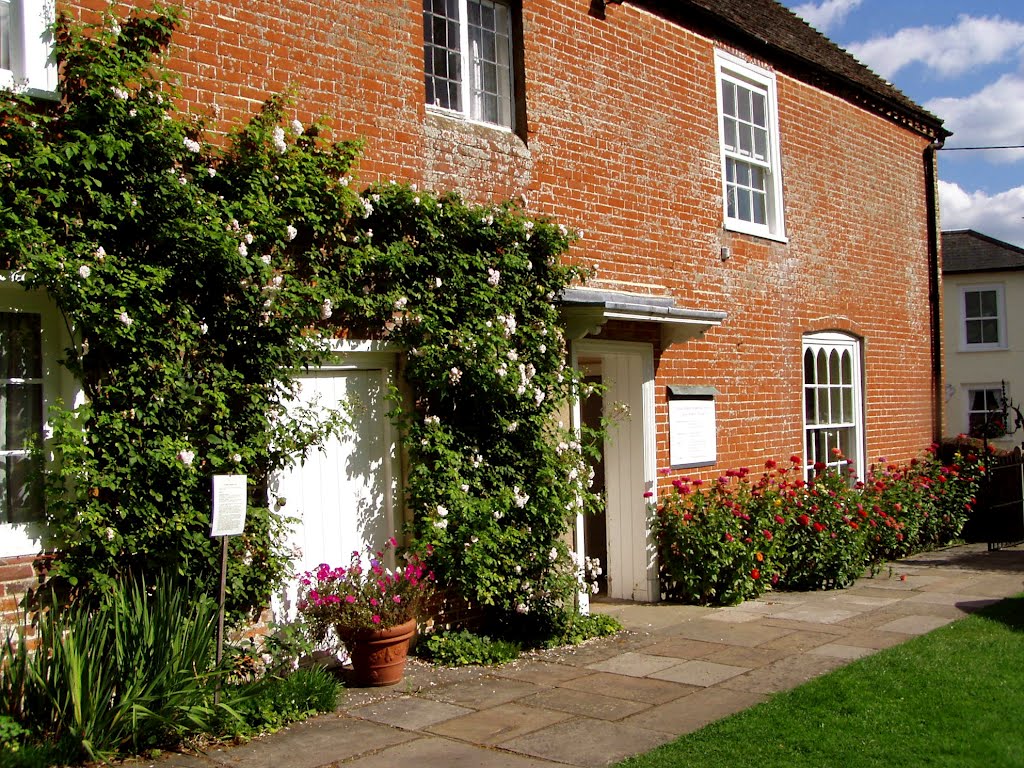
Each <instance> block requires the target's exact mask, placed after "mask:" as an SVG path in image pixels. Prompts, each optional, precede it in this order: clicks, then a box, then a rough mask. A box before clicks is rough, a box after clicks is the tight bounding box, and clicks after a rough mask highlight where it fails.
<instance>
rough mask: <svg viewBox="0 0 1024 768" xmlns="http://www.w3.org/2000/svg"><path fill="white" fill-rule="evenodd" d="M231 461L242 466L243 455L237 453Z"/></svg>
mask: <svg viewBox="0 0 1024 768" xmlns="http://www.w3.org/2000/svg"><path fill="white" fill-rule="evenodd" d="M231 460H232V461H233V462H235V464H241V463H242V454H240V453H236V454H235V455H234V456H232V457H231Z"/></svg>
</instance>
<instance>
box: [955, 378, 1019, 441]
mask: <svg viewBox="0 0 1024 768" xmlns="http://www.w3.org/2000/svg"><path fill="white" fill-rule="evenodd" d="M963 391H964V399H965V401H966V402H965V403H964V430H963V431H964V434H966V435H970V434H971V414H974V413H993V412H994V411H990V410H985V411H976V410H974V409H973V408H971V404H972V400H973V399H974V398H973V395H974V393H975V392H995V393H996V406H997V407H998V406H999V402H1000V400H1002V398H1003V383H1002V382H995V383H990V384H964V385H963ZM1006 398H1007V400H1009V399H1010V389H1009V387H1008V386H1007V387H1006ZM1004 426H1005V425H1004Z"/></svg>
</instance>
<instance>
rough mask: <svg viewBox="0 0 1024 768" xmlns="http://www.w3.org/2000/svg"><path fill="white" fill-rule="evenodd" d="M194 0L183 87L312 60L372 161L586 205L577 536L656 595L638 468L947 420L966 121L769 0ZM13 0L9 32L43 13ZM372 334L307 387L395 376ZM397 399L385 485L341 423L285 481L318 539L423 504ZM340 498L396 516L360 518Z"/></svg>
mask: <svg viewBox="0 0 1024 768" xmlns="http://www.w3.org/2000/svg"><path fill="white" fill-rule="evenodd" d="M8 4H9V5H10V6H11V8H12V10H13V9H20V8H21V7H22V6H25V7H28V6H30V5H32V4H31V3H29V0H10V2H9V3H8V2H2V3H0V5H8ZM58 6H59V7H65V8H68V9H69V10H73V11H74V12H76V13H81V14H83V15H86V16H88V15H89V13H91V12H93V11H95V10H97V9H99V8H101V7H104V6H105V3H101V2H99V1H98V0H71V1H70V2H68V0H59V2H58ZM185 7H186V10H187V18H186V22H185V24H184V26H183V29H182V31H181V33H180V34H178V35H177V36H176V39H175V46H176V47H175V48H174V51H173V56H172V60H171V66H172V68H173V69H174V70H176V71H178V72H179V73H180V75H181V77H182V86H183V87H182V98H183V101H184V105H183V106H184V107H185V108H186V109H187V110H190V111H196V112H201V113H205V114H213V115H216V116H218V117H219V118H220V119H222V120H224V121H227V122H229V123H230V122H232V121H236V120H241V119H243V118H245V117H246V116H247V115H249V114H251V112H252V111H253V110H254V109H255V107H256V106H257V105H258V104H259V103H260V102H262V101H263V100H264V99H265V98H266V97H267V96H268V95H270V94H273V93H276V92H280V91H282V90H284V89H286V88H288V87H289V86H297V87H298V89H299V90H298V93H299V101H298V110H297V113H296V117H298V118H299V119H300V120H303V121H306V120H310V119H312V118H315V117H320V116H326V117H327V118H328V119H329V121H330V122H331V124H332V125H333V127H334V129H335V131H336V134H337V135H338V136H339V137H348V136H362V137H364V138H365V139H366V148H365V155H364V159H363V160H362V161H361V163H360V177H361V180H362V181H364V182H369V181H372V180H375V179H387V178H394V179H399V180H403V181H411V182H415V183H418V184H420V185H421V186H425V187H428V188H431V189H434V190H438V191H442V190H447V189H453V188H457V189H459V190H461V191H463V192H464V193H465V194H466V195H467V196H469V197H470V198H472V199H474V200H477V201H480V202H486V201H496V200H501V199H505V198H509V197H512V198H519V199H521V200H522V201H523V202H524V204H525V206H526V208H527V210H529V211H530V212H532V213H536V214H544V215H550V216H553V217H555V218H556V219H557V220H558V221H560V222H562V223H564V224H565V225H566V226H569V227H572V228H575V229H578V230H582V231H583V233H584V236H583V238H582V240H580V241H579V242H578V243H577V244H576V245H575V246H574V247H573V249H572V251H571V254H570V255H571V258H573V259H575V260H577V261H579V262H582V263H585V264H588V265H592V266H593V267H595V268H596V270H597V274H596V278H595V279H594V280H593V281H591V282H590V283H589V284H588V285H587V286H586V287H585V288H582V289H580V290H576V291H572V292H570V294H569V295H567V296H566V297H565V317H566V321H567V323H568V325H569V328H570V331H571V334H572V337H573V343H572V346H571V354H572V357H573V360H574V362H575V363H576V364H577V365H579V366H581V367H583V368H584V369H586V370H587V371H588V373H589V374H590V375H592V376H593V377H595V379H598V380H600V381H602V382H603V383H604V384H605V385H606V387H607V392H606V394H605V396H604V403H596V402H588V403H584V404H583V406H582V407H581V408H577V412H576V413H575V414H571V415H570V416H571V418H573V419H575V420H576V421H577V422H578V421H579V420H581V419H583V420H585V419H589V418H596V417H597V416H599V415H600V413H601V411H602V408H603V409H604V411H605V412H606V413H607V412H610V411H612V410H613V409H614V410H615V411H616V412H618V413H619V414H620V415H624V416H623V418H620V419H619V421H618V422H617V424H618V426H617V427H616V429H615V430H614V433H613V435H612V436H611V439H610V440H609V441H608V443H607V445H606V446H605V457H604V462H603V464H604V466H603V467H602V470H603V471H601V472H600V473H599V476H600V482H602V483H603V485H604V489H605V492H606V496H607V512H606V515H605V516H604V518H603V519H596V518H595V519H589V520H588V521H587V522H586V523H585V524H584V522H583V521H582V520H581V521H580V524H579V526H578V528H579V530H578V531H577V543H578V546H579V547H581V548H582V549H584V550H585V551H586V552H587V553H588V554H591V555H597V556H600V557H601V558H602V559H603V560H604V561H605V563H606V571H607V573H608V574H609V577H610V578H609V581H608V583H607V585H606V586H607V589H608V593H609V594H610V595H612V596H614V597H622V598H628V599H638V600H653V599H657V597H658V585H657V569H656V567H655V565H654V564H653V563H652V557H651V553H652V548H651V545H650V541H649V538H648V535H647V515H648V510H647V502H648V499H647V498H645V496H644V494H645V492H651V491H656V486H658V485H659V484H665V483H667V482H669V481H670V480H671V479H672V478H673V477H675V476H677V475H678V474H681V473H687V474H691V475H695V476H696V475H701V476H704V477H715V476H717V475H718V474H719V473H720V472H721V471H722V470H723V469H727V468H733V467H739V466H749V467H752V468H757V467H759V466H760V465H761V464H762V463H763V462H764V461H765V460H766V459H769V458H775V459H779V458H782V459H788V458H789V456H790V455H794V454H795V455H798V456H800V457H802V460H803V461H804V463H805V465H806V466H807V467H808V471H810V469H809V468H810V467H811V466H812V465H813V464H814V463H815V462H816V461H823V462H826V463H832V464H835V463H837V461H838V460H837V459H836V458H835V457H834V455H833V454H832V452H831V449H833V448H839V449H841V450H842V453H843V454H844V455H845V456H846V457H849V459H851V460H853V461H854V462H855V464H856V465H864V464H865V463H866V462H870V461H872V460H873V459H875V458H877V457H879V456H883V455H884V456H886V457H889V458H891V459H903V458H909V457H911V456H913V455H915V454H917V453H918V452H919V451H920V450H921V449H923V448H924V447H925V446H927V445H928V443H929V442H931V441H932V440H933V439H935V438H936V437H938V435H939V431H940V428H941V411H940V403H941V397H940V387H941V358H942V355H941V345H940V339H939V335H940V317H941V313H940V306H939V285H940V283H939V280H940V277H939V269H938V264H939V242H938V234H937V226H936V218H937V210H936V207H937V206H936V195H935V170H934V169H935V160H934V150H935V148H936V147H937V146H939V145H941V142H942V141H943V139H944V138H945V137H946V136H947V135H948V134H947V131H945V129H944V128H943V126H942V123H941V121H940V120H939V119H938V118H936V117H935V116H933V115H931V114H929V113H928V112H926V111H924V110H923V109H922V108H921V107H919V106H917V105H916V104H914V103H913V102H911V101H910V100H909V99H907V98H906V97H905V96H904V95H903V94H902V93H900V92H899V91H898V90H897V89H896V88H894V87H893V86H892V85H890V84H888V83H886V82H885V81H883V80H882V79H881V78H879V77H877V76H875V75H874V74H873V73H871V72H870V71H869V70H868V69H866V68H865V67H863V66H861V65H860V64H858V63H857V62H856V61H855V60H854V59H853V58H852V57H851V56H849V55H848V54H846V53H845V52H844V51H842V50H841V49H840V48H838V47H837V46H835V45H834V44H833V43H831V42H830V41H829V40H828V39H827V38H825V37H823V36H822V35H820V34H819V33H818V32H816V31H815V30H813V29H812V28H811V27H810V26H808V25H807V24H805V23H804V22H803V21H801V20H800V19H799V18H798V17H796V16H794V15H793V14H792V13H791V12H789V11H788V10H786V9H785V8H783V7H782V6H781V5H779V4H777V3H775V2H773V0H625V1H624V2H612V0H347V1H345V2H342V1H341V0H324V1H323V2H320V3H308V2H297V1H296V0H276V2H266V1H265V0H249V1H248V2H245V3H241V2H237V1H236V2H231V1H229V0H188V1H187V2H186V3H185ZM10 18H11V19H14V22H11V23H9V24H8V26H7V30H8V31H7V34H9V35H12V36H14V37H17V36H18V35H22V38H18V39H23V38H24V39H28V38H31V34H30V32H31V30H28V29H25V30H19V28H18V27H17V24H19V23H20V24H24V25H30V23H31V22H30V21H29V20H27V19H23V18H22V16H21V15H18V14H12V16H11V17H10ZM15 22H17V23H15ZM36 34H38V30H36ZM31 47H32V46H28V45H26V46H25V49H26V50H29V49H31ZM12 50H15V53H17V48H16V47H15V48H12ZM19 66H20V64H19V61H18V59H17V55H15V56H11V57H8V59H7V60H5V61H3V62H0V75H2V74H3V72H4V71H6V72H8V73H9V77H10V78H14V79H19V78H25V77H29V76H30V75H31V74H32V73H31V72H30V71H29V69H30V68H29V67H28V66H27V65H26V66H25V71H23V72H22V71H19ZM44 74H45V70H44ZM51 79H52V73H51ZM44 80H45V78H44ZM29 85H30V86H33V85H34V83H33V82H31V81H30V82H29ZM47 87H52V83H51V84H49V85H48V84H47V83H46V82H39V88H40V90H46V89H47ZM15 309H17V307H13V306H9V307H5V308H4V307H0V312H6V313H7V314H10V313H11V311H12V310H15ZM51 342H52V339H49V340H48V339H45V338H44V344H45V343H51ZM348 351H349V354H348V355H346V356H345V357H344V359H342V360H339V363H338V365H337V366H334V367H328V368H326V369H325V370H324V371H323V372H320V373H319V374H317V375H316V376H311V377H310V384H311V385H312V386H310V387H308V389H309V390H314V389H317V390H320V391H324V392H332V393H337V394H336V395H335V396H339V397H340V396H341V395H342V394H343V393H344V392H348V391H352V389H353V388H356V389H358V390H359V391H363V390H365V391H367V392H373V391H378V389H379V388H380V387H383V386H385V385H386V383H387V382H388V381H389V379H390V378H392V377H393V376H395V375H396V374H395V371H396V370H397V367H396V360H397V355H398V354H399V353H396V352H395V351H393V350H387V349H380V348H377V347H375V346H374V345H372V344H353V345H350V348H349V350H348ZM40 359H41V361H42V364H41V367H40V371H39V378H40V382H42V381H43V379H44V378H45V377H44V376H43V373H44V371H46V370H50V369H51V367H52V366H51V364H50V363H47V360H49V358H48V357H47V354H46V353H45V350H42V351H41V352H40ZM41 386H42V384H41ZM46 386H50V385H49V384H47V385H46ZM39 396H40V397H43V396H44V393H43V392H42V391H40V393H39ZM369 416H370V417H372V416H373V414H372V413H371V414H369ZM384 421H385V420H380V421H379V422H378V421H376V420H375V421H374V423H373V424H372V425H371V424H368V425H367V427H366V431H365V433H363V434H361V436H360V439H361V440H362V441H363V446H364V447H365V446H367V445H369V446H372V450H370V451H369V453H370V454H372V455H373V456H374V457H376V458H375V461H376V464H375V466H376V467H377V468H378V469H377V471H376V473H375V474H374V476H373V477H372V478H371V480H370V481H369V482H366V481H365V480H359V481H356V480H352V481H351V482H349V481H347V480H346V479H345V478H341V479H340V480H339V479H338V476H339V475H340V474H343V473H339V472H338V471H337V467H338V466H340V465H339V463H338V462H339V461H340V459H339V457H340V456H350V454H351V451H352V447H351V445H347V444H346V445H343V444H341V443H340V442H339V443H338V444H337V445H334V446H332V447H331V449H330V450H329V451H328V452H327V453H325V454H322V455H320V456H318V457H317V459H316V462H311V463H309V464H307V465H306V467H304V468H303V469H302V470H301V473H302V474H301V476H295V477H289V478H285V479H284V480H283V481H282V484H283V486H284V491H283V493H285V495H287V496H288V497H289V503H290V504H292V503H294V504H295V505H296V506H297V508H298V509H299V510H300V511H302V514H303V516H304V518H305V521H306V522H305V528H304V530H302V531H297V532H296V541H297V543H299V544H300V545H302V546H303V548H304V550H305V554H304V558H303V560H304V562H309V563H318V562H321V561H322V560H324V559H330V558H333V559H335V560H337V559H338V557H337V555H336V554H335V552H341V553H345V552H347V551H349V550H351V549H352V548H353V544H354V545H355V546H358V543H359V542H358V541H354V539H358V538H362V539H369V540H376V538H377V536H378V534H379V532H381V531H384V530H389V529H391V528H393V527H394V526H395V524H396V523H397V522H398V520H399V518H400V517H401V515H402V512H401V511H400V509H399V507H400V505H399V503H398V501H397V500H398V498H400V496H399V495H398V493H397V488H396V486H397V480H396V478H399V477H400V476H401V468H400V467H399V466H398V464H399V457H398V455H397V452H396V451H395V450H394V441H393V437H392V435H391V433H390V428H389V427H388V426H387V425H386V423H383V422H384ZM8 454H10V452H9V451H8ZM662 470H664V472H663V471H662ZM11 477H12V475H11V474H10V472H9V473H8V477H7V482H8V483H11V482H14V481H13V480H11V479H10V478H11ZM7 487H8V489H9V488H10V486H7ZM339 498H341V499H353V500H354V501H353V502H352V504H353V505H354V506H353V510H359V509H363V508H366V507H370V508H373V509H376V510H379V511H380V513H379V514H378V515H377V516H376V517H375V518H374V520H373V521H371V522H370V523H369V524H367V523H366V522H365V520H364V521H363V522H360V523H359V524H358V525H357V524H356V522H354V520H355V513H354V512H353V521H349V522H346V521H345V520H340V521H339V520H338V519H337V515H336V510H337V503H338V502H337V499H339ZM327 500H330V501H331V503H332V504H333V506H332V509H334V510H335V514H334V515H333V516H331V515H327V514H325V513H324V512H323V511H322V508H324V507H325V505H326V503H327ZM4 514H6V515H7V518H6V519H5V518H3V517H2V515H4ZM360 518H362V516H360ZM19 525H21V524H14V518H12V515H11V512H10V510H9V509H8V510H0V582H2V581H3V580H4V579H12V580H16V579H18V578H21V577H25V576H30V575H31V568H30V566H29V565H28V562H29V560H30V558H26V557H20V556H30V555H32V554H33V550H32V547H38V546H40V539H39V538H38V536H36V538H33V537H32V536H30V535H28V534H27V533H25V531H26V530H28V529H27V528H26V527H25V525H21V527H20V528H19ZM15 529H18V531H20V532H19V533H18V535H17V536H15V535H14V531H15ZM584 539H586V540H584ZM16 542H17V543H16ZM19 548H20V549H22V550H24V549H26V548H27V549H28V550H29V551H18V550H19ZM9 588H10V587H9ZM2 594H3V593H2V592H0V600H6V601H7V602H6V603H4V604H0V607H9V606H10V598H9V597H8V598H4V597H2Z"/></svg>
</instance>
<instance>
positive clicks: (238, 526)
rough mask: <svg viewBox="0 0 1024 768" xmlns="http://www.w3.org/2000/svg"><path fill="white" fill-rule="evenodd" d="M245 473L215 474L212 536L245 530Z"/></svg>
mask: <svg viewBox="0 0 1024 768" xmlns="http://www.w3.org/2000/svg"><path fill="white" fill-rule="evenodd" d="M245 485H246V476H245V475H214V476H213V525H212V530H211V532H210V535H211V536H238V535H240V534H241V533H242V532H243V531H245V506H246V498H247V497H246V490H245Z"/></svg>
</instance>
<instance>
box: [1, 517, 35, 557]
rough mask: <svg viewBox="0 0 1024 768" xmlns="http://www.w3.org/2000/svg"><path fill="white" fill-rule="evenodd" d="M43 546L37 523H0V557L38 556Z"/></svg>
mask: <svg viewBox="0 0 1024 768" xmlns="http://www.w3.org/2000/svg"><path fill="white" fill-rule="evenodd" d="M45 544H46V542H45V541H44V537H43V531H42V526H41V525H40V524H39V523H0V557H23V556H25V555H38V554H40V553H41V552H42V551H43V549H44V546H45Z"/></svg>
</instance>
